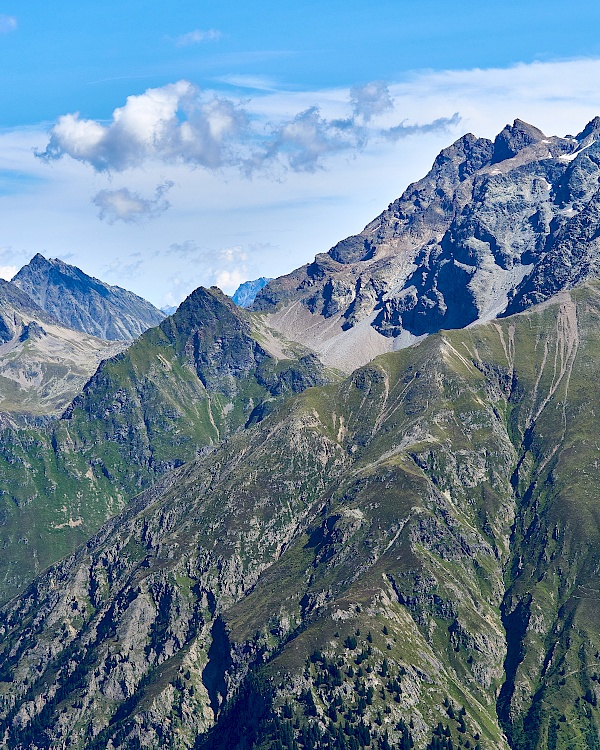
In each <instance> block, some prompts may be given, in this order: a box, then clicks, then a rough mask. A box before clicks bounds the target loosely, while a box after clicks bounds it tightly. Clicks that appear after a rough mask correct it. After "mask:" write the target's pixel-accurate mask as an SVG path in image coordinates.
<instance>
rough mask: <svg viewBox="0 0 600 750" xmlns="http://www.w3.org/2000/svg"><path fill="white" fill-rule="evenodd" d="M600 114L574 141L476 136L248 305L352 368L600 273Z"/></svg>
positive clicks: (518, 127) (512, 131)
mask: <svg viewBox="0 0 600 750" xmlns="http://www.w3.org/2000/svg"><path fill="white" fill-rule="evenodd" d="M599 133H600V118H594V119H593V120H592V121H591V122H590V123H588V125H587V126H586V127H585V128H584V130H583V131H582V132H581V133H580V134H579V135H578V136H577V138H573V137H572V136H568V137H565V138H561V137H557V136H546V135H545V134H544V133H543V132H542V131H541V130H540V129H539V128H537V127H535V126H533V125H530V124H528V123H526V122H524V121H522V120H519V119H517V120H515V121H514V122H513V124H512V125H506V127H505V128H504V129H503V130H502V131H501V132H500V133H499V134H498V136H497V137H496V138H495V140H494V141H491V140H489V139H487V138H477V137H476V136H474V135H473V134H471V133H468V134H466V135H464V136H462V137H461V138H459V139H458V140H457V141H456V142H455V143H453V144H452V145H451V146H449V147H447V148H445V149H443V150H442V151H441V152H440V154H439V155H438V156H437V158H436V159H435V161H434V163H433V166H432V168H431V170H430V171H429V173H428V174H427V175H426V176H425V177H424V178H423V179H422V180H419V181H418V182H416V183H413V184H412V185H409V187H408V188H407V189H406V190H405V192H404V193H403V195H402V196H401V197H400V198H398V199H397V200H396V201H394V202H393V203H391V204H390V205H389V207H388V208H387V209H386V210H385V211H384V212H383V213H382V214H380V216H378V217H377V218H376V219H375V220H374V221H372V222H371V223H370V224H368V225H367V226H366V227H365V229H364V230H363V231H362V232H361V233H360V234H357V235H353V236H351V237H348V238H346V239H345V240H342V241H341V242H339V243H337V244H336V245H335V246H334V247H333V248H331V250H329V252H328V253H322V254H319V255H317V256H316V258H315V260H314V261H313V262H312V263H309V264H307V265H306V266H303V267H302V268H300V269H297V270H296V271H294V272H292V273H291V274H289V275H287V276H284V277H281V278H279V279H275V280H274V281H272V282H270V283H269V285H268V286H267V287H266V288H265V289H263V290H262V291H261V292H259V294H258V295H257V298H256V300H255V302H254V305H253V309H255V310H260V311H261V312H263V313H267V318H268V320H269V322H270V324H271V325H273V326H274V327H275V328H277V329H278V330H280V331H281V332H282V333H284V334H285V335H286V336H288V337H291V338H295V339H296V340H298V341H300V342H302V343H306V344H308V345H310V346H313V347H315V348H316V349H317V351H319V353H320V355H321V357H322V359H323V361H324V362H325V363H327V364H330V365H333V366H336V367H339V368H341V369H344V370H346V371H351V370H352V369H354V368H355V367H357V366H359V365H361V364H364V363H365V362H368V361H369V360H370V359H372V358H373V357H374V356H376V355H377V354H380V353H382V352H385V351H390V350H393V349H398V348H402V347H404V346H407V345H409V344H411V343H414V342H415V341H417V340H419V338H420V337H422V336H424V335H427V334H430V333H433V332H435V331H438V330H441V329H449V328H460V327H464V326H467V325H470V324H472V323H474V322H476V321H481V320H489V319H491V318H495V317H498V316H499V315H502V314H506V313H509V312H514V311H516V310H522V309H525V308H526V307H528V306H529V305H531V304H533V303H535V302H539V301H542V300H544V299H547V298H548V297H549V296H551V295H552V294H554V293H555V292H556V291H558V290H559V289H561V288H565V287H566V288H569V287H571V286H572V285H573V284H575V283H578V282H579V281H581V280H582V279H584V278H587V277H589V276H593V275H595V274H596V273H597V272H598V263H599V259H600V247H599V245H598V241H597V239H596V234H597V233H598V232H597V229H598V227H599V224H598V221H599V220H598V216H597V213H596V208H595V206H596V203H597V201H598V200H600V197H599V196H597V195H596V194H597V191H598V183H599V180H600V143H599V142H597V141H600V139H599V138H598V134H599Z"/></svg>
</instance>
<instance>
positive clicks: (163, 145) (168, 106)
mask: <svg viewBox="0 0 600 750" xmlns="http://www.w3.org/2000/svg"><path fill="white" fill-rule="evenodd" d="M347 97H348V98H347V100H346V101H345V102H342V103H341V109H342V111H344V110H345V112H346V115H347V116H345V117H344V116H342V117H332V116H331V115H329V116H325V115H324V114H323V113H322V111H321V108H320V107H319V106H316V105H313V106H310V107H308V108H304V109H302V110H301V111H300V112H298V113H297V114H295V115H292V116H289V115H287V116H282V117H279V118H277V117H270V118H269V117H265V116H261V114H260V110H259V109H258V110H257V109H255V110H254V111H252V110H250V109H248V103H247V102H246V103H245V104H243V105H242V103H240V102H238V101H234V100H232V99H228V98H224V97H221V96H216V95H214V94H210V93H207V92H203V91H201V90H200V89H199V88H198V87H196V86H195V85H193V84H192V83H190V82H188V81H178V82H177V83H172V84H168V85H166V86H163V87H161V88H153V89H148V90H147V91H146V92H145V93H143V94H140V95H137V96H130V97H128V99H127V101H126V103H125V105H124V106H123V107H119V108H117V109H115V111H114V112H113V115H112V120H111V121H110V122H109V123H108V124H103V123H101V122H98V121H96V120H85V119H82V118H81V117H80V116H79V114H77V113H75V114H67V115H63V116H62V117H60V118H59V119H58V121H57V122H56V124H55V125H54V127H53V128H52V129H51V131H50V138H49V141H48V144H47V146H46V148H45V150H44V151H42V152H37V156H38V157H40V158H41V159H43V160H46V161H54V160H57V159H60V158H62V157H63V156H70V157H71V158H73V159H75V160H77V161H80V162H84V163H86V164H89V165H91V166H92V167H93V168H94V169H95V170H96V171H98V172H103V171H104V172H120V171H124V170H126V169H129V168H135V167H142V166H144V165H145V164H146V163H147V162H149V161H154V162H161V163H163V164H186V165H188V166H191V167H204V168H206V169H209V170H216V169H220V168H223V167H228V166H229V167H236V168H238V169H239V170H240V171H241V172H242V173H244V174H246V175H252V174H255V173H256V172H258V171H261V170H266V171H267V172H268V171H269V170H272V169H273V167H278V168H280V169H282V170H283V171H285V170H291V171H293V172H314V171H316V170H317V169H321V168H322V167H323V166H324V163H325V160H326V157H327V156H329V155H332V154H335V153H339V152H357V151H360V150H361V149H363V148H364V147H365V146H366V145H367V144H368V143H369V142H370V141H376V140H383V139H390V138H392V139H396V138H398V137H401V135H400V134H398V135H396V134H395V133H392V132H391V131H390V130H389V125H388V126H387V127H386V128H384V127H383V126H382V125H381V124H378V123H377V122H375V121H376V120H377V119H378V118H379V117H380V116H381V115H385V114H386V113H387V114H389V112H390V111H391V110H393V101H392V99H391V96H390V93H389V90H388V88H387V86H386V85H385V84H384V83H381V82H375V83H372V84H367V85H365V86H359V87H354V88H353V89H351V91H350V92H349V93H348V94H347ZM395 122H396V123H397V120H395ZM454 124H456V116H455V117H454V118H443V117H442V118H437V119H436V120H435V121H434V122H432V123H425V124H423V125H411V126H407V125H405V124H404V123H401V124H400V125H398V126H396V127H399V128H403V129H404V131H406V134H408V133H409V132H410V134H415V133H419V132H424V133H428V132H431V131H432V130H444V129H445V128H447V127H448V126H449V125H454ZM408 128H410V131H408V130H407V129H408Z"/></svg>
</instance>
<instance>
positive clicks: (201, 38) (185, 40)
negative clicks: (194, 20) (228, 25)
mask: <svg viewBox="0 0 600 750" xmlns="http://www.w3.org/2000/svg"><path fill="white" fill-rule="evenodd" d="M222 36H223V34H221V32H220V31H217V30H216V29H208V30H206V31H202V30H201V29H195V30H194V31H188V33H187V34H181V36H178V37H177V38H176V39H175V45H176V46H177V47H190V46H191V45H194V44H202V42H216V41H218V40H219V39H221V37H222Z"/></svg>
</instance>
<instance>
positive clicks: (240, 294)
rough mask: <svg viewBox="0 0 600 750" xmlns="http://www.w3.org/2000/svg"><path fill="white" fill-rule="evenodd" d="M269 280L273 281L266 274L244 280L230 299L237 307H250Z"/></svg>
mask: <svg viewBox="0 0 600 750" xmlns="http://www.w3.org/2000/svg"><path fill="white" fill-rule="evenodd" d="M269 281H273V279H270V278H267V277H266V276H261V277H260V279H254V281H244V283H243V284H240V285H239V286H238V288H237V289H236V291H235V292H234V294H233V296H232V297H231V299H232V300H233V301H234V302H235V304H236V305H238V306H239V307H250V305H251V304H252V303H253V302H254V300H255V299H256V295H257V294H258V293H259V292H260V291H261V289H264V288H265V286H266V285H267V284H268V283H269Z"/></svg>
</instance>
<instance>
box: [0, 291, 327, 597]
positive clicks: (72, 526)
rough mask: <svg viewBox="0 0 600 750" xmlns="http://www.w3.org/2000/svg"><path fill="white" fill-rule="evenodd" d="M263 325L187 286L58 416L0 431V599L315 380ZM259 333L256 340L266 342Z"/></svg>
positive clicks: (299, 353) (219, 297)
mask: <svg viewBox="0 0 600 750" xmlns="http://www.w3.org/2000/svg"><path fill="white" fill-rule="evenodd" d="M258 338H260V339H261V340H262V341H263V344H265V342H264V339H265V335H264V332H261V331H260V330H259V329H256V330H255V326H254V325H253V324H252V323H251V319H250V316H248V315H247V314H246V313H245V312H244V311H240V310H239V309H238V308H236V307H235V305H234V304H233V303H232V302H231V300H229V298H227V297H225V295H223V294H222V293H221V292H220V291H219V290H217V289H211V290H207V289H203V288H200V289H198V290H196V291H195V292H194V293H193V294H191V295H190V297H188V299H187V300H186V301H185V302H184V303H182V305H181V306H180V308H179V310H178V311H177V312H176V313H175V314H174V315H173V316H171V317H170V318H167V319H166V320H164V321H163V322H162V323H161V324H160V326H158V327H156V328H153V329H150V330H149V331H147V332H146V333H144V334H143V335H142V336H140V338H139V339H138V340H137V341H135V342H134V343H133V344H132V345H131V346H130V347H129V348H128V349H127V351H125V352H123V353H121V354H119V355H117V356H116V357H113V358H112V359H109V360H106V361H105V362H104V363H103V364H102V365H101V366H100V367H99V369H98V370H97V372H96V374H95V375H93V377H92V378H91V379H90V380H89V381H88V383H87V384H86V386H85V388H84V391H83V393H82V394H81V395H80V396H78V397H77V398H76V399H75V400H74V401H73V402H72V404H71V405H70V406H69V407H68V409H67V410H66V411H65V413H64V414H63V416H62V417H61V418H60V419H57V420H55V421H53V422H51V423H50V424H49V425H48V426H46V427H36V426H26V427H23V428H15V427H14V426H5V427H4V428H2V431H1V436H0V545H1V546H2V549H3V555H2V557H1V559H0V601H3V600H6V599H7V598H8V597H10V596H12V595H14V594H16V593H17V592H18V591H20V590H22V588H23V587H24V586H25V585H26V584H27V583H29V582H30V581H31V580H32V579H33V577H34V576H35V575H36V574H38V573H39V572H40V571H41V570H43V569H44V568H46V567H47V566H48V565H50V564H52V563H54V562H56V561H57V560H59V559H60V558H62V557H64V556H65V555H67V554H70V553H71V552H72V551H73V550H74V549H75V548H76V547H77V546H78V545H79V544H82V543H83V542H85V541H86V539H87V538H88V537H89V536H90V535H91V534H93V533H94V532H95V531H96V530H97V529H98V528H99V527H100V526H101V525H102V524H103V523H104V522H105V521H106V520H107V519H108V518H110V517H111V516H113V515H114V514H115V513H117V512H119V511H120V510H121V509H122V508H123V507H124V506H125V504H126V503H127V501H128V500H129V499H130V498H131V497H133V496H134V495H137V494H138V493H139V492H140V491H141V490H142V489H144V488H146V487H149V486H150V485H152V484H153V483H154V482H155V481H156V480H157V479H158V478H159V477H161V476H162V475H163V474H164V473H166V472H168V471H170V470H172V469H173V468H175V467H177V466H179V465H181V464H183V463H184V462H186V461H189V460H190V459H192V458H194V457H195V456H196V455H197V453H198V452H199V451H202V450H203V449H208V448H210V447H212V446H214V445H216V444H217V443H218V442H219V441H220V440H222V439H223V438H224V437H226V436H227V435H230V434H231V433H233V432H235V430H237V429H238V428H240V427H243V426H244V425H245V424H246V423H247V422H248V421H252V420H254V419H259V418H260V417H261V416H262V414H263V413H265V412H266V411H268V409H269V408H271V407H272V404H273V403H275V401H276V400H277V399H279V398H280V397H281V396H282V395H285V394H288V393H294V392H298V391H300V390H302V389H303V388H305V387H306V386H308V385H315V384H318V383H324V382H327V381H328V379H329V377H330V375H329V374H327V373H325V370H324V368H323V367H322V365H321V364H320V363H319V362H318V360H317V359H316V358H315V357H314V356H312V355H310V354H308V353H307V352H306V350H303V349H302V347H299V346H298V345H297V344H295V345H293V347H291V348H286V343H285V342H284V341H279V342H277V343H278V347H279V350H278V351H277V354H276V356H273V355H272V354H270V353H269V352H268V351H267V349H266V348H265V346H263V345H261V344H260V343H259V342H258V341H257V339H258ZM267 344H268V342H267Z"/></svg>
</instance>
